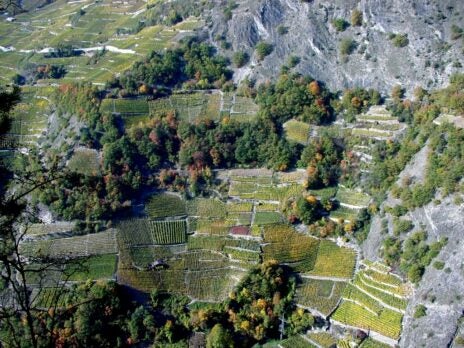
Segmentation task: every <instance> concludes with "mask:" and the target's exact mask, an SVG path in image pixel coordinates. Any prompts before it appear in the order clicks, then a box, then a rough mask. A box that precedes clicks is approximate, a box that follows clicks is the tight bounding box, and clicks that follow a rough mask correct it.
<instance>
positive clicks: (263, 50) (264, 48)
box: [256, 41, 274, 60]
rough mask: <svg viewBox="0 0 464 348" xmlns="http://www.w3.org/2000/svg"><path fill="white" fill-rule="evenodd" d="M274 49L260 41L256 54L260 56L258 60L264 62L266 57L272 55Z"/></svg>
mask: <svg viewBox="0 0 464 348" xmlns="http://www.w3.org/2000/svg"><path fill="white" fill-rule="evenodd" d="M273 50H274V47H273V46H272V45H271V44H270V43H267V42H264V41H260V42H258V44H257V45H256V54H257V55H258V60H263V59H264V58H265V57H266V56H268V55H270V54H271V53H272V51H273Z"/></svg>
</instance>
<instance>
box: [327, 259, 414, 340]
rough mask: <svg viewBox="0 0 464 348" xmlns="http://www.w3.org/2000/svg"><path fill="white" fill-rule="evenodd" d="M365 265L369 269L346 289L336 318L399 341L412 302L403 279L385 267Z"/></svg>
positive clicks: (335, 314)
mask: <svg viewBox="0 0 464 348" xmlns="http://www.w3.org/2000/svg"><path fill="white" fill-rule="evenodd" d="M365 264H366V268H365V269H363V270H362V271H360V272H359V273H358V274H357V275H356V277H355V279H354V281H353V282H352V283H351V284H349V285H348V286H347V287H346V289H345V291H344V292H343V295H342V297H343V301H342V303H341V305H340V306H339V307H338V308H337V310H336V311H335V313H334V315H333V317H332V318H333V319H334V320H335V321H338V322H340V323H343V324H346V325H350V326H354V327H359V328H362V329H364V330H372V331H375V332H377V333H379V334H380V335H383V336H385V337H388V338H391V339H393V340H397V339H398V338H399V335H400V333H401V322H402V319H403V313H404V310H405V309H406V306H407V302H408V299H407V297H406V293H407V290H406V289H407V288H406V286H405V285H404V284H403V283H402V282H401V280H400V279H399V278H397V277H396V276H394V275H392V274H389V273H386V272H385V270H386V267H385V266H382V265H381V264H378V263H369V262H367V263H365ZM380 269H382V270H380Z"/></svg>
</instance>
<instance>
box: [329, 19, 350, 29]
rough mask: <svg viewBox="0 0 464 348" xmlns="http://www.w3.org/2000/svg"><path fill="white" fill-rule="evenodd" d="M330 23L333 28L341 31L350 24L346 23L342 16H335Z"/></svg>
mask: <svg viewBox="0 0 464 348" xmlns="http://www.w3.org/2000/svg"><path fill="white" fill-rule="evenodd" d="M332 25H333V27H334V28H335V30H337V31H339V32H342V31H345V30H346V28H348V27H349V26H350V23H348V22H347V21H346V20H345V19H344V18H335V19H334V20H332Z"/></svg>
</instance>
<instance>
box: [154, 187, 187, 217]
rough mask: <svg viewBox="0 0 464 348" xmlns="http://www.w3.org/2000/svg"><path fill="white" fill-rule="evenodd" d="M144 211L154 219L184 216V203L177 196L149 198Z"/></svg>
mask: <svg viewBox="0 0 464 348" xmlns="http://www.w3.org/2000/svg"><path fill="white" fill-rule="evenodd" d="M145 209H146V211H147V214H148V215H149V216H150V217H151V218H154V219H156V218H165V217H168V216H182V215H185V214H186V209H185V202H184V201H183V200H182V199H180V198H179V197H178V196H176V195H173V194H167V193H166V194H161V195H155V196H153V197H152V198H150V200H149V201H148V203H147V205H146V208H145Z"/></svg>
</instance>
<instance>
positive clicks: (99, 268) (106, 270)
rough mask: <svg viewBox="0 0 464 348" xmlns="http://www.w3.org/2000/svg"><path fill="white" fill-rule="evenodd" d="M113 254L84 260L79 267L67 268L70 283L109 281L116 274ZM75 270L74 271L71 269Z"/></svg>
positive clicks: (71, 266)
mask: <svg viewBox="0 0 464 348" xmlns="http://www.w3.org/2000/svg"><path fill="white" fill-rule="evenodd" d="M116 260H117V256H116V255H115V254H107V255H97V256H92V257H90V258H89V259H87V260H85V261H84V262H83V264H82V269H81V267H80V266H79V267H76V266H73V265H72V264H71V265H70V266H69V269H68V270H67V272H70V274H71V276H70V278H69V280H70V281H86V280H87V279H92V280H98V279H111V278H113V275H114V273H115V272H116ZM73 268H75V269H73Z"/></svg>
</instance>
